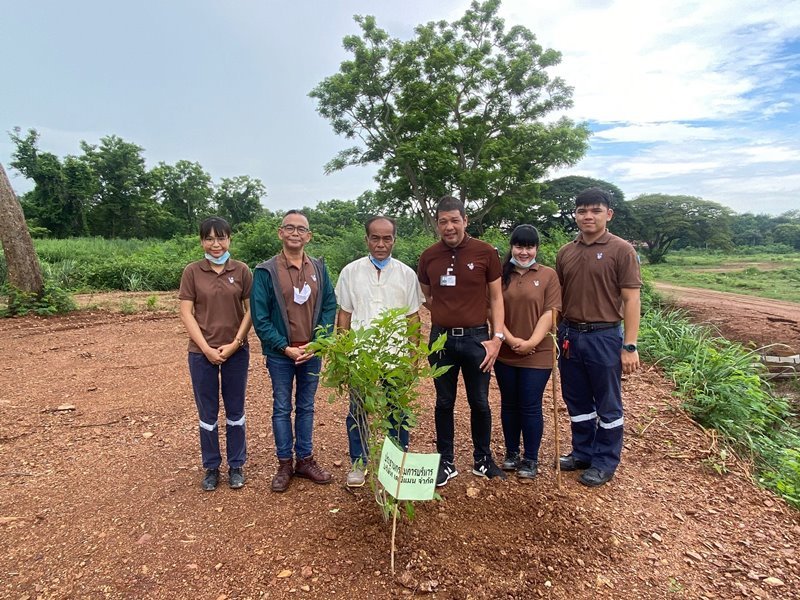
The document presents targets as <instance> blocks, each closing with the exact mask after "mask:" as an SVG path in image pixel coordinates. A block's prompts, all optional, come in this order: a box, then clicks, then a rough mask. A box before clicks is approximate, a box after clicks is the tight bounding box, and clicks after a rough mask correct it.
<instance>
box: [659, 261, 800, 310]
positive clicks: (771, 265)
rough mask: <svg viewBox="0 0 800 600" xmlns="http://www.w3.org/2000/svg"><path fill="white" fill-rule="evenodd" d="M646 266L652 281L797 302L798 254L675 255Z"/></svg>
mask: <svg viewBox="0 0 800 600" xmlns="http://www.w3.org/2000/svg"><path fill="white" fill-rule="evenodd" d="M667 261H668V262H667V263H666V264H660V265H646V266H645V271H646V272H648V273H650V275H651V277H652V278H653V279H655V280H656V281H663V282H666V283H672V284H674V285H680V286H688V287H697V288H703V289H710V290H719V291H722V292H734V293H737V294H749V295H751V296H760V297H762V298H773V299H775V300H785V301H788V302H798V303H800V252H795V253H791V254H766V253H765V254H753V255H741V254H736V255H723V254H719V253H712V252H697V251H694V252H692V253H689V252H676V253H673V254H669V255H668V256H667Z"/></svg>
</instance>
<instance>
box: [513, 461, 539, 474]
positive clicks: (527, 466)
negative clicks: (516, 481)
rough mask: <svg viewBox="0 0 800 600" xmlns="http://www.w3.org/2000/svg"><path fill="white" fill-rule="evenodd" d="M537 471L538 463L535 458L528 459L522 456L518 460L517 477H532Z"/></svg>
mask: <svg viewBox="0 0 800 600" xmlns="http://www.w3.org/2000/svg"><path fill="white" fill-rule="evenodd" d="M538 472H539V463H537V462H536V461H535V460H528V459H527V458H523V459H522V460H521V461H519V469H517V477H520V478H522V479H533V478H534V477H536V474H537V473H538Z"/></svg>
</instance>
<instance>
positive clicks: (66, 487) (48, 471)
mask: <svg viewBox="0 0 800 600" xmlns="http://www.w3.org/2000/svg"><path fill="white" fill-rule="evenodd" d="M150 296H151V295H150V294H140V295H131V294H126V295H124V296H123V295H114V296H110V297H109V296H103V297H99V296H96V297H92V298H90V299H87V298H83V299H82V302H83V304H84V305H88V306H90V308H88V309H85V310H84V311H82V312H79V313H75V314H72V315H69V316H64V317H57V318H49V319H41V318H33V317H26V318H20V319H6V320H3V321H0V355H2V356H5V357H6V358H5V360H4V361H3V363H2V365H0V389H2V393H1V394H0V462H1V464H2V466H0V597H2V598H15V599H33V598H179V599H183V598H185V599H189V598H192V599H194V598H211V599H223V598H225V599H229V598H230V599H232V598H262V597H264V598H326V599H327V598H348V599H352V600H356V599H361V598H388V597H405V596H428V597H430V598H442V599H445V598H448V599H450V598H452V599H462V600H466V599H468V598H475V599H478V598H520V599H529V598H569V599H571V600H579V599H589V598H620V599H631V598H633V599H638V598H643V599H650V598H654V599H655V598H659V599H661V598H673V597H674V598H737V597H747V598H775V599H779V598H780V599H786V598H800V564H799V563H798V560H800V559H798V552H797V550H798V544H799V543H800V513H798V512H797V511H794V510H792V509H790V508H788V507H787V506H786V505H785V504H784V503H783V502H782V501H781V500H780V499H778V498H776V497H775V496H773V495H771V494H770V493H768V492H766V491H764V490H761V489H758V488H756V487H755V486H754V485H753V483H752V482H751V480H750V478H749V477H748V475H747V472H746V471H747V468H746V465H743V464H740V463H738V462H735V461H731V460H730V459H729V460H728V461H727V462H726V465H725V466H726V467H727V469H728V472H727V474H724V475H719V474H717V470H718V469H719V468H720V467H721V466H722V462H723V460H722V458H721V457H720V456H719V455H718V453H717V452H716V448H717V447H716V441H715V440H714V439H713V437H710V436H709V435H707V434H706V433H704V432H703V431H701V430H700V429H699V428H698V427H697V426H696V425H694V424H693V423H692V422H691V421H690V420H689V419H688V418H687V417H686V416H685V415H684V414H683V413H682V412H681V411H680V410H679V409H678V408H677V405H678V402H677V401H676V400H675V399H674V398H673V397H672V396H671V390H670V386H669V385H668V384H667V383H666V382H665V381H664V379H663V377H662V376H661V374H660V373H659V372H658V370H657V369H655V368H652V367H646V368H644V369H642V370H641V371H639V372H638V373H636V374H634V375H632V376H630V377H627V378H626V379H625V381H624V384H623V385H624V395H625V402H626V442H625V450H624V455H623V462H622V465H621V466H620V469H619V470H618V472H617V475H616V477H615V478H614V480H612V482H610V483H609V484H608V485H606V486H604V487H602V488H599V489H587V488H585V487H583V486H581V485H580V484H579V483H578V482H577V478H576V476H575V474H571V473H564V474H563V482H562V486H561V489H560V490H559V489H557V486H556V479H555V475H554V473H553V470H552V468H551V466H552V461H553V457H554V455H555V449H554V435H553V430H554V428H553V414H552V408H551V407H552V397H551V396H550V394H549V391H548V395H546V397H545V406H546V411H545V412H546V421H545V440H544V444H543V448H542V453H541V456H540V464H541V465H542V467H543V469H542V471H543V472H542V473H541V475H540V476H539V477H538V478H537V479H536V480H534V481H533V482H532V483H527V484H526V483H522V482H520V481H518V480H516V479H514V478H509V480H508V481H506V482H500V481H486V480H482V479H478V478H476V477H474V476H473V475H471V474H470V466H471V465H470V463H471V452H472V447H471V442H470V438H469V411H468V410H467V408H466V399H465V398H464V397H463V395H462V396H461V397H460V398H459V400H458V405H457V408H458V410H457V415H456V451H457V458H456V460H457V466H458V468H459V470H460V472H461V474H460V475H459V476H458V477H457V478H455V479H454V480H452V481H451V482H450V483H449V484H448V485H447V486H446V487H444V488H441V495H442V500H441V501H432V502H425V503H418V505H417V515H416V519H415V520H414V521H413V523H407V522H403V523H401V524H400V525H399V526H398V534H397V573H396V574H395V575H392V574H391V573H390V569H389V542H390V535H391V529H390V527H389V525H387V524H386V523H384V522H383V521H382V519H381V517H380V516H379V513H378V511H377V509H376V508H375V506H374V504H373V501H372V497H371V494H370V492H369V490H368V489H367V488H363V489H361V490H358V491H356V492H350V491H348V490H347V489H346V488H345V487H344V485H343V482H344V478H345V475H346V472H347V469H348V458H347V442H346V432H345V425H344V419H345V412H346V404H345V403H343V402H342V401H341V400H339V401H337V402H335V403H329V402H327V401H326V399H327V395H328V394H327V391H325V390H320V393H319V395H318V399H317V414H316V421H315V449H316V450H315V453H316V456H317V457H318V459H319V460H320V461H321V462H322V463H323V464H325V465H326V466H328V467H330V468H331V469H332V471H333V472H334V477H335V482H334V483H333V484H332V485H328V486H316V485H314V484H312V483H310V482H304V481H302V480H294V481H293V482H292V485H291V487H290V489H289V490H288V491H287V492H286V493H284V494H274V493H272V492H271V491H270V489H269V484H270V478H271V476H272V474H273V472H274V469H275V466H276V460H275V458H274V441H273V437H272V430H271V424H270V400H269V398H270V382H269V378H268V376H267V374H266V370H265V368H264V365H263V361H262V358H261V356H260V353H259V351H258V341H257V339H256V338H255V336H254V335H253V334H251V337H250V343H251V345H252V350H253V351H252V355H251V369H250V379H249V387H248V400H247V428H248V429H247V434H248V452H249V459H248V462H247V465H246V468H245V470H246V476H247V478H248V480H247V484H246V485H245V487H244V488H243V489H241V490H236V491H234V490H230V489H228V487H227V486H226V485H224V484H222V485H220V487H219V489H217V490H216V491H215V492H212V493H207V492H203V491H201V490H200V487H199V484H200V479H201V469H200V466H199V462H200V460H199V459H200V456H199V444H198V433H197V414H196V410H195V407H194V402H193V399H192V395H191V389H190V384H189V377H188V372H187V365H186V340H187V337H186V334H185V332H184V330H183V327H182V325H181V323H180V321H179V319H178V317H177V314H176V312H175V303H174V300H173V299H172V295H164V294H161V295H158V297H157V302H153V301H151V302H150V303H149V308H150V309H154V310H147V308H148V302H147V298H148V297H150ZM123 300H124V301H126V304H125V307H124V308H125V310H124V312H131V304H133V305H134V306H135V307H137V310H140V311H141V312H136V313H134V314H124V312H120V302H121V301H123ZM748 300H753V299H752V298H748ZM153 305H155V306H153ZM728 308H729V310H730V311H732V312H731V313H729V316H728V317H727V318H725V319H724V321H725V323H721V325H723V324H725V325H730V324H731V323H732V322H733V321H734V320H741V321H743V322H745V321H746V322H750V323H751V324H752V323H753V322H754V320H755V317H754V314H756V311H755V310H754V309H752V308H751V307H750V306H749V305H748V306H745V305H744V304H742V305H741V307H740V310H739V312H736V311H735V307H733V306H730V307H728ZM714 314H715V315H716V309H715V310H714ZM726 314H728V313H726ZM770 314H773V315H776V314H778V313H777V312H775V311H772V312H771V313H770ZM793 315H794V316H790V317H785V318H784V317H781V319H783V320H774V321H772V320H769V317H768V316H767V317H765V327H766V326H767V324H768V325H769V329H767V330H764V335H765V336H767V337H766V338H765V339H769V340H771V341H778V340H781V341H784V342H786V343H796V342H797V322H796V319H797V316H796V315H797V311H795V312H794V313H793ZM792 320H794V321H793V323H790V322H789V321H792ZM773 328H774V329H773ZM423 392H424V398H425V401H424V414H423V415H422V418H421V426H420V428H419V429H418V430H417V431H415V432H414V433H413V434H412V442H411V443H412V450H413V451H419V452H433V451H434V450H435V445H434V432H433V386H432V385H431V384H430V383H429V382H426V383H425V384H424V387H423ZM491 400H492V406H493V408H494V409H495V410H494V411H493V415H494V428H493V448H494V451H495V453H496V455H497V456H498V457H502V453H503V446H502V433H501V431H500V426H499V394H498V392H497V388H496V386H495V385H494V383H493V385H492V395H491ZM558 405H559V410H558V417H557V422H558V427H559V431H560V437H561V440H562V446H561V450H562V452H563V451H566V450H567V449H568V440H569V427H568V418H567V415H566V412H565V410H564V409H563V407H562V406H561V403H560V401H559V402H558ZM221 421H222V419H221ZM222 422H224V421H222ZM565 442H566V443H565Z"/></svg>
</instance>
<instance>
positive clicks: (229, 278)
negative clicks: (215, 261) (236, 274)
mask: <svg viewBox="0 0 800 600" xmlns="http://www.w3.org/2000/svg"><path fill="white" fill-rule="evenodd" d="M228 281H230V282H231V283H233V282H234V281H236V280H235V279H234V278H233V276H230V277H228Z"/></svg>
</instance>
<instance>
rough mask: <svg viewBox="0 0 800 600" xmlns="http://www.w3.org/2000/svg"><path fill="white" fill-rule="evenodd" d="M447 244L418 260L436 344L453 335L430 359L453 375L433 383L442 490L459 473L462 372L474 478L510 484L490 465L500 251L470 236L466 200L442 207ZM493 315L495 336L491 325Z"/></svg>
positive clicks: (447, 201) (439, 215)
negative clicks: (457, 415) (456, 442)
mask: <svg viewBox="0 0 800 600" xmlns="http://www.w3.org/2000/svg"><path fill="white" fill-rule="evenodd" d="M436 222H437V227H438V229H439V234H440V235H441V238H442V239H441V240H440V241H438V242H436V243H435V244H433V245H432V246H431V247H430V248H428V249H427V250H425V251H424V252H423V253H422V256H420V259H419V266H418V268H417V276H418V278H419V282H420V284H421V286H422V291H423V293H424V294H425V299H426V303H427V306H428V308H429V309H430V311H431V321H432V326H431V343H433V341H435V340H436V339H437V338H438V337H439V336H440V335H442V334H447V343H446V344H445V347H444V350H443V351H442V352H441V353H437V354H435V355H431V356H430V358H429V360H430V361H431V363H436V364H438V365H440V366H443V365H450V369H448V371H447V372H446V373H445V374H444V375H442V376H440V377H438V378H436V379H435V380H434V382H433V383H434V386H435V387H436V411H435V416H436V450H437V451H438V452H439V453H440V454H441V455H442V459H441V462H440V463H439V473H438V476H437V478H436V485H437V486H443V485H445V484H446V483H447V482H448V480H450V479H452V478H453V477H455V476H456V475H458V470H457V469H456V466H455V460H454V456H455V454H454V450H453V437H454V429H455V424H454V419H453V410H454V407H455V401H456V388H457V386H458V372H459V371H461V372H462V373H463V375H464V387H465V389H466V392H467V401H468V402H469V406H470V421H471V429H472V443H473V447H474V450H473V458H474V461H475V464H474V466H473V469H472V472H473V473H474V474H475V475H478V476H480V477H487V478H492V477H500V478H501V479H505V477H506V476H505V473H503V471H501V470H500V469H499V468H498V467H497V465H496V464H495V463H494V460H493V459H492V451H491V448H490V439H491V432H492V413H491V410H490V409H489V377H490V372H491V370H492V365H493V364H494V361H495V359H496V358H497V354H498V352H499V351H500V346H501V344H502V343H503V339H505V336H504V335H503V316H504V313H503V291H502V288H501V285H500V273H501V270H500V258H499V257H498V255H497V251H496V250H495V249H494V248H493V247H492V246H490V245H489V244H487V243H486V242H482V241H480V240H476V239H474V238H472V237H470V236H468V235H467V232H466V227H467V216H466V213H465V211H464V204H463V202H461V200H459V199H457V198H453V197H452V196H444V197H443V198H442V199H441V200H439V204H438V205H437V207H436ZM487 314H488V315H490V319H489V320H490V322H491V325H492V332H493V333H492V334H490V332H489V327H488V326H487V324H486V317H487Z"/></svg>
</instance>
